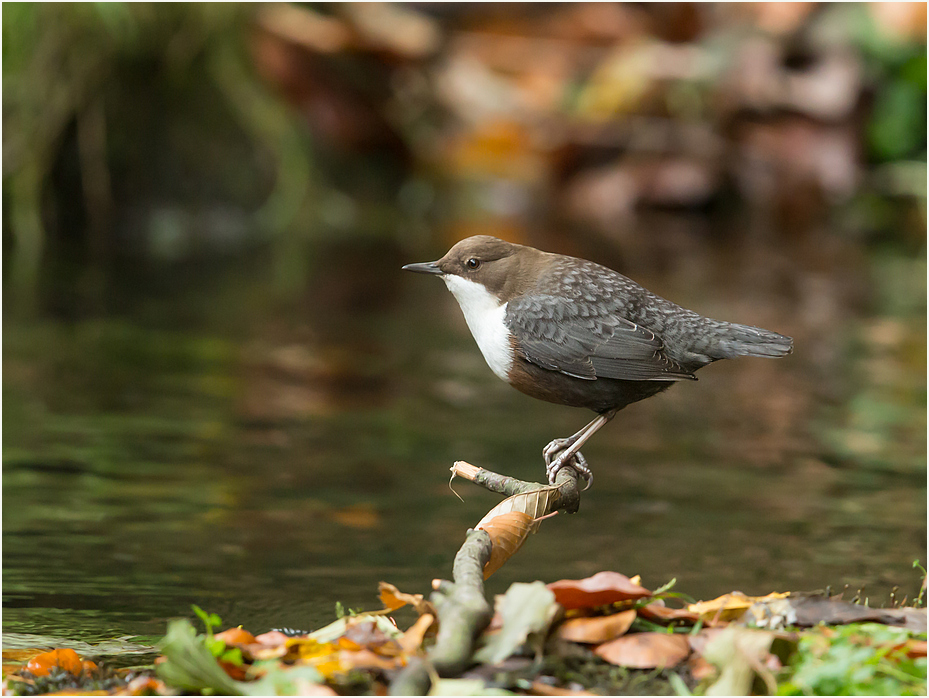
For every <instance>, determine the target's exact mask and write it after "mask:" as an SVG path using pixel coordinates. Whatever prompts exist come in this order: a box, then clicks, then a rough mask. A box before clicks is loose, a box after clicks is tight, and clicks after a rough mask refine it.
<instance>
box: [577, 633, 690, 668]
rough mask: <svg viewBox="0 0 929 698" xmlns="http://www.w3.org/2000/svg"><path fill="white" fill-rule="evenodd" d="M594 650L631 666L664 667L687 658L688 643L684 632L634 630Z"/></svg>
mask: <svg viewBox="0 0 929 698" xmlns="http://www.w3.org/2000/svg"><path fill="white" fill-rule="evenodd" d="M594 654H596V655H597V656H598V657H600V658H601V659H605V660H606V661H608V662H609V663H610V664H616V665H617V666H624V667H630V668H632V669H656V668H658V667H664V668H667V667H673V666H676V665H677V664H680V663H681V662H682V661H683V660H684V659H686V658H687V655H688V654H690V644H689V643H688V642H687V638H686V637H685V636H684V635H670V634H668V633H634V634H632V635H623V636H622V637H619V638H616V639H615V640H612V641H610V642H606V643H604V644H602V645H600V646H599V647H597V648H595V649H594Z"/></svg>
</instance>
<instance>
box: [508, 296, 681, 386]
mask: <svg viewBox="0 0 929 698" xmlns="http://www.w3.org/2000/svg"><path fill="white" fill-rule="evenodd" d="M610 310H611V309H610V308H609V306H608V305H607V306H605V305H604V304H603V303H599V304H598V303H594V302H587V301H584V300H579V301H575V302H571V303H566V302H565V301H564V300H563V299H561V298H557V297H555V296H551V295H541V294H539V295H529V296H520V297H518V298H514V299H513V300H511V301H510V302H509V303H508V305H507V309H506V317H505V322H506V326H507V328H508V329H509V330H510V332H512V333H513V335H514V336H515V337H516V339H517V341H518V343H519V347H520V350H521V351H522V353H523V356H524V357H525V358H526V360H527V361H530V362H532V363H534V364H535V365H537V366H540V367H542V368H545V369H548V370H550V371H560V372H561V373H564V374H566V375H569V376H573V377H575V378H581V379H584V380H596V379H597V378H615V379H618V380H658V381H678V380H686V379H693V378H694V376H693V374H692V373H690V372H689V371H687V370H685V369H684V368H682V367H681V366H680V365H679V364H678V363H676V362H675V361H673V360H672V359H671V358H669V357H668V355H667V354H666V353H665V351H664V343H663V342H662V340H661V338H660V337H659V336H658V335H656V334H655V333H654V332H652V331H651V330H648V329H646V328H644V327H641V326H639V325H637V324H635V323H634V322H631V321H629V320H627V319H625V318H624V317H622V316H621V315H620V314H618V312H616V310H618V309H612V310H613V312H610Z"/></svg>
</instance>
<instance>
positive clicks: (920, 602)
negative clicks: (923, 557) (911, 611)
mask: <svg viewBox="0 0 929 698" xmlns="http://www.w3.org/2000/svg"><path fill="white" fill-rule="evenodd" d="M913 568H914V569H916V568H918V569H919V571H920V572H922V573H923V584H921V585H920V587H919V596H917V597H916V601H915V602H914V605H915V606H925V605H926V598H925V597H926V585H925V581H926V568H925V567H923V566H922V565H921V564H919V560H913Z"/></svg>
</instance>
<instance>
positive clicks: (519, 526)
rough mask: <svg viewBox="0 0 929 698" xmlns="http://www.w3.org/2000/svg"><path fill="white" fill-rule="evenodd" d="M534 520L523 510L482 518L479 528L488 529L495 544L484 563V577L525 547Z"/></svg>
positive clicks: (488, 575) (491, 540)
mask: <svg viewBox="0 0 929 698" xmlns="http://www.w3.org/2000/svg"><path fill="white" fill-rule="evenodd" d="M533 521H534V520H533V518H532V517H531V516H529V514H525V513H523V512H521V511H510V512H507V513H505V514H500V515H499V516H495V517H494V518H492V519H489V520H487V517H484V519H482V520H481V523H479V524H478V525H477V528H479V529H481V530H483V531H486V532H487V534H488V535H489V536H490V542H491V543H492V544H493V548H492V549H491V551H490V559H488V560H487V564H485V565H484V579H487V578H488V577H490V575H492V574H493V573H494V572H496V571H497V570H498V569H500V568H501V567H503V564H504V563H505V562H506V561H507V560H509V559H510V558H511V557H512V556H513V555H515V554H516V552H517V551H518V550H519V549H520V548H521V547H523V543H525V542H526V538H528V537H529V534H530V533H532V529H533Z"/></svg>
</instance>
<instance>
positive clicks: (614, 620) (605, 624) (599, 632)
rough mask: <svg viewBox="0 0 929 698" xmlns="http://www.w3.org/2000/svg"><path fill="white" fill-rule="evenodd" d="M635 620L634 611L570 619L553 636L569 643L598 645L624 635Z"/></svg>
mask: <svg viewBox="0 0 929 698" xmlns="http://www.w3.org/2000/svg"><path fill="white" fill-rule="evenodd" d="M635 618H636V612H635V610H634V609H629V610H628V611H623V612H622V613H614V614H613V615H610V616H594V617H592V618H570V619H568V620H566V621H565V622H564V623H562V624H561V625H559V626H558V628H557V629H556V630H555V636H556V637H558V638H560V639H562V640H570V641H571V642H582V643H585V644H590V645H599V644H602V643H604V642H608V641H610V640H614V639H616V638H617V637H620V636H621V635H625V634H626V631H627V630H629V628H630V627H631V626H632V623H633V621H634V620H635Z"/></svg>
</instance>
